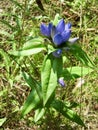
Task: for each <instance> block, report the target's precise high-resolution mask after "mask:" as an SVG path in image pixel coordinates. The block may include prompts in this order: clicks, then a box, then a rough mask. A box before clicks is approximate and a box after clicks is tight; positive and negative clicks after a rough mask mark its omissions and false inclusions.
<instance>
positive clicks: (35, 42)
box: [23, 38, 44, 50]
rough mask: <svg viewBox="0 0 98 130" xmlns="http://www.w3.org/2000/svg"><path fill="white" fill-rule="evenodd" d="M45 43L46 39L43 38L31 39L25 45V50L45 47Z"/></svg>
mask: <svg viewBox="0 0 98 130" xmlns="http://www.w3.org/2000/svg"><path fill="white" fill-rule="evenodd" d="M43 43H44V39H42V38H34V39H31V40H29V41H27V42H26V43H25V44H24V47H23V50H27V49H32V48H38V47H44V44H43Z"/></svg>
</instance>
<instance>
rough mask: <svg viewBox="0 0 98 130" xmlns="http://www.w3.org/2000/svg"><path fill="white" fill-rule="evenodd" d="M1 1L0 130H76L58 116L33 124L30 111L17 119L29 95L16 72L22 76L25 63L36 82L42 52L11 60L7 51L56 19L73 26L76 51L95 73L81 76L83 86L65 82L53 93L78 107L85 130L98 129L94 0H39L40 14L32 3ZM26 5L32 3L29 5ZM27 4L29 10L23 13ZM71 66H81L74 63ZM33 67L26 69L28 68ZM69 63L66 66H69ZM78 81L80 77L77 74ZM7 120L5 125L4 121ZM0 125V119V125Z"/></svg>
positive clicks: (96, 5) (97, 25) (97, 13)
mask: <svg viewBox="0 0 98 130" xmlns="http://www.w3.org/2000/svg"><path fill="white" fill-rule="evenodd" d="M12 1H14V0H4V1H0V11H1V14H0V118H1V119H3V118H4V122H3V123H2V126H1V128H0V129H1V130H2V129H3V128H4V130H6V129H7V128H9V129H15V130H18V129H21V130H24V129H30V130H31V129H36V130H48V129H49V130H81V129H83V130H84V128H81V127H80V126H78V125H76V124H75V123H73V122H70V121H69V120H67V119H65V118H63V117H62V115H60V114H57V113H56V111H52V110H51V111H50V115H49V114H48V113H47V116H46V117H47V118H45V117H44V118H43V120H41V121H39V122H38V123H34V121H33V118H32V117H33V115H34V112H33V111H32V112H30V113H29V114H28V115H27V116H25V117H24V118H23V119H20V111H19V110H20V108H21V106H22V105H23V103H24V102H25V100H26V97H27V96H28V94H29V92H30V88H28V86H27V84H26V83H25V81H24V80H23V78H22V75H21V68H23V69H24V70H26V71H27V68H25V64H26V65H27V67H28V70H29V71H30V73H31V74H33V76H34V77H35V78H36V79H37V80H38V81H40V73H39V72H40V71H41V68H40V67H41V65H42V62H43V56H44V52H43V53H42V54H38V55H34V56H33V55H32V56H30V57H29V58H28V57H24V58H19V57H14V56H10V55H9V54H8V51H9V50H19V49H21V48H22V46H23V44H24V43H25V42H26V41H27V40H29V39H31V38H32V37H35V36H39V35H40V36H41V34H40V30H39V26H40V24H41V22H47V23H48V22H50V21H51V20H53V19H54V17H55V15H56V14H57V13H58V14H60V17H61V18H64V19H65V21H66V22H71V23H72V27H73V28H72V37H74V36H79V38H80V40H79V43H78V44H80V45H81V47H82V48H83V49H84V50H85V51H86V53H87V54H88V55H89V57H90V59H91V60H92V61H93V62H94V63H95V65H96V69H95V70H94V71H93V72H92V73H90V74H89V75H87V76H86V77H82V78H83V79H84V81H85V83H84V84H83V85H82V86H80V87H76V83H77V80H74V81H73V80H72V81H71V82H69V81H66V83H67V87H66V88H64V89H63V90H61V89H58V90H57V93H58V95H57V96H58V97H59V98H63V100H65V101H71V102H78V103H81V106H78V107H76V108H75V110H76V111H77V112H78V113H79V114H80V115H81V117H82V119H83V120H84V122H85V124H86V126H87V128H85V130H89V129H90V130H97V129H98V81H97V79H98V69H97V68H98V1H97V0H90V1H86V0H81V1H80V0H66V1H65V0H63V1H64V2H62V3H61V2H60V0H54V1H52V0H43V1H42V4H43V7H44V9H45V11H42V10H40V9H39V7H38V5H37V4H36V2H33V1H32V0H23V1H22V2H21V0H17V2H19V3H17V2H12ZM29 1H30V2H31V3H29ZM28 3H29V7H28V8H27V6H28ZM72 61H73V64H75V65H81V64H80V63H79V62H77V61H76V59H74V58H73V59H72ZM31 62H32V64H29V63H31ZM70 64H72V63H70V62H68V66H70ZM81 76H82V73H81ZM5 117H6V120H5ZM0 121H1V120H0Z"/></svg>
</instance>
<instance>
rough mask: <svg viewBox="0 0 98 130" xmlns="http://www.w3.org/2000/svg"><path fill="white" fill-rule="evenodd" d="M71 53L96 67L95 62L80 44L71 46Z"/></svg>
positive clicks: (86, 64)
mask: <svg viewBox="0 0 98 130" xmlns="http://www.w3.org/2000/svg"><path fill="white" fill-rule="evenodd" d="M70 51H71V53H72V54H73V55H74V56H75V57H76V59H78V60H79V61H80V62H81V63H82V64H83V65H85V66H88V67H91V68H94V63H93V62H92V61H91V60H90V58H89V57H88V55H87V54H86V52H84V51H83V50H82V48H81V47H80V46H78V45H75V44H74V45H72V46H70Z"/></svg>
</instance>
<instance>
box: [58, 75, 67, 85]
mask: <svg viewBox="0 0 98 130" xmlns="http://www.w3.org/2000/svg"><path fill="white" fill-rule="evenodd" d="M58 82H59V84H60V85H61V86H62V87H66V85H65V82H64V78H63V77H60V78H59V80H58Z"/></svg>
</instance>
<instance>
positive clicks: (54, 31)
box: [40, 19, 71, 47]
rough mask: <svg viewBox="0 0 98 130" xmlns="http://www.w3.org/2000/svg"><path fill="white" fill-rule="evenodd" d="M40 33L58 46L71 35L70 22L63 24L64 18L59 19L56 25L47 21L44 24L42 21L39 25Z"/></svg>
mask: <svg viewBox="0 0 98 130" xmlns="http://www.w3.org/2000/svg"><path fill="white" fill-rule="evenodd" d="M40 30H41V33H42V34H43V35H44V36H47V37H49V38H51V39H52V41H53V43H54V45H55V47H59V46H61V45H62V44H64V43H65V42H66V41H68V40H69V38H70V35H71V23H67V24H65V22H64V19H61V20H60V22H59V23H58V25H57V26H54V25H53V24H52V23H49V24H48V26H46V25H45V24H44V23H42V24H41V26H40Z"/></svg>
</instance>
